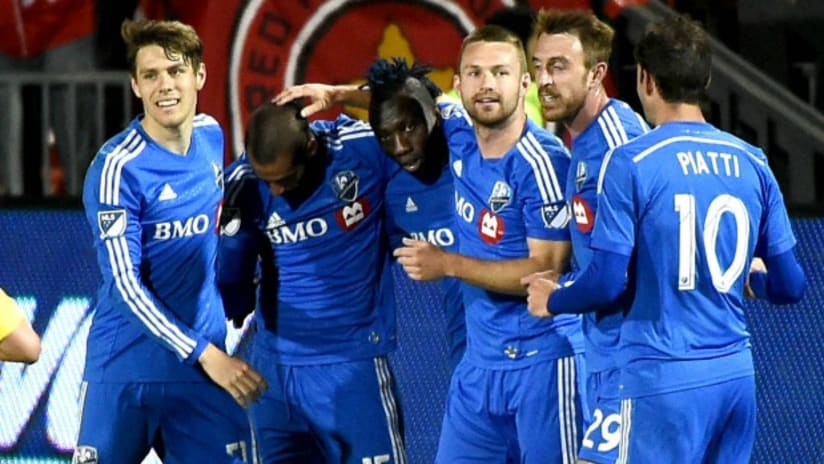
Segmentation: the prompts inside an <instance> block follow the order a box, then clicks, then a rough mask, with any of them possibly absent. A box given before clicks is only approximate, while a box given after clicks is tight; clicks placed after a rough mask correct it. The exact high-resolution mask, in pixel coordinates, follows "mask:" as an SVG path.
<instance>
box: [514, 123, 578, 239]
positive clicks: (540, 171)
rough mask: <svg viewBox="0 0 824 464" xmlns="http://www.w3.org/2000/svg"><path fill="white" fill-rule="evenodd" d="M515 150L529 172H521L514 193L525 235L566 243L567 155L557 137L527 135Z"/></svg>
mask: <svg viewBox="0 0 824 464" xmlns="http://www.w3.org/2000/svg"><path fill="white" fill-rule="evenodd" d="M518 151H519V152H520V154H521V156H522V157H523V159H524V160H526V162H527V165H528V166H529V169H525V170H524V171H523V175H522V176H521V178H520V180H519V181H520V185H518V187H517V189H518V192H521V193H522V194H523V197H522V203H521V207H522V213H523V217H524V226H525V228H526V235H527V237H529V238H536V239H541V240H555V241H568V240H569V239H570V237H569V228H568V227H567V226H568V224H569V220H570V217H571V215H570V211H569V207H568V206H567V202H566V199H565V198H564V185H565V184H566V176H567V171H568V170H569V153H568V152H567V151H566V148H564V146H563V145H562V144H561V142H560V140H559V139H557V137H551V136H549V134H546V137H538V136H536V134H535V133H534V132H529V133H527V135H526V136H524V138H523V139H522V140H521V141H520V142H519V143H518Z"/></svg>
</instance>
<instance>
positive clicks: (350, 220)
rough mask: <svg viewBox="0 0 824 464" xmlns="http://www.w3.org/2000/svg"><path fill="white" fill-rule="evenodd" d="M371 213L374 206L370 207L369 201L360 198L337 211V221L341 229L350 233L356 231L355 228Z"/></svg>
mask: <svg viewBox="0 0 824 464" xmlns="http://www.w3.org/2000/svg"><path fill="white" fill-rule="evenodd" d="M371 211H372V206H371V205H369V200H367V199H366V198H358V199H357V200H355V201H353V202H352V203H349V204H348V205H346V206H344V207H343V208H341V209H339V210H337V211H336V212H335V220H337V222H338V225H339V226H340V228H341V229H343V230H345V231H346V232H349V231H350V230H352V229H354V228H355V226H357V225H358V224H360V222H361V221H363V220H364V219H365V218H366V216H369V213H370V212H371Z"/></svg>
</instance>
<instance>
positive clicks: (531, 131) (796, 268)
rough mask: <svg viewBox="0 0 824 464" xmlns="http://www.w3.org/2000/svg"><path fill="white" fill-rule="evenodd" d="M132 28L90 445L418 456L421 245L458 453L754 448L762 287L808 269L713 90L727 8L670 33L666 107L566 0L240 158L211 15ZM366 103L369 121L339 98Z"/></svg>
mask: <svg viewBox="0 0 824 464" xmlns="http://www.w3.org/2000/svg"><path fill="white" fill-rule="evenodd" d="M121 34H122V37H123V39H124V41H125V43H126V45H127V55H128V62H129V65H130V75H131V87H132V90H133V92H134V94H135V95H136V96H137V97H138V98H139V99H140V100H141V102H142V105H143V114H141V115H140V116H138V117H136V118H135V119H134V120H133V121H132V122H131V123H130V124H129V126H128V127H126V128H125V129H124V130H123V131H122V132H120V133H119V134H118V135H116V136H115V137H113V138H112V139H110V140H109V141H108V142H106V143H105V144H104V145H103V146H102V147H101V148H100V150H99V151H98V153H97V155H96V156H95V158H94V160H93V161H92V164H91V166H90V167H89V170H88V172H87V174H86V178H85V182H84V188H83V204H84V207H85V214H86V217H87V219H88V222H89V225H90V227H91V230H92V234H93V236H94V244H95V250H96V253H97V260H98V264H99V267H100V270H101V273H102V276H103V281H102V284H101V286H100V289H99V293H98V298H97V308H96V313H95V317H94V322H93V324H92V327H91V330H90V332H89V337H88V347H87V353H86V365H85V372H84V377H83V380H84V381H83V386H82V391H81V404H82V406H81V425H80V433H79V437H78V440H77V446H76V449H75V452H74V457H73V462H74V463H75V464H87V463H103V464H109V463H127V464H128V463H140V462H141V460H142V459H143V458H144V457H145V456H146V455H147V453H149V451H150V450H151V449H154V450H155V452H156V453H157V455H158V456H159V457H160V458H161V460H162V461H163V462H164V463H223V462H225V463H330V464H332V463H347V464H383V463H395V464H405V463H407V462H409V460H408V458H407V454H406V450H405V437H404V414H403V401H401V398H399V397H398V395H397V386H396V380H395V378H394V374H393V370H392V367H391V365H390V362H389V360H388V354H389V353H391V352H392V351H394V350H395V349H396V347H397V345H398V344H399V343H404V340H400V341H399V340H398V339H397V335H396V329H395V326H396V311H402V310H403V308H396V306H397V305H396V301H395V298H396V296H395V293H394V288H395V283H394V276H393V273H392V272H391V270H392V268H393V267H395V266H400V267H401V268H402V269H403V271H404V272H405V274H406V275H407V276H408V278H410V279H412V280H413V281H435V282H437V283H438V285H440V290H441V291H442V294H443V299H442V301H439V304H441V306H442V307H436V308H432V310H433V311H443V312H444V314H445V320H446V321H447V324H448V327H446V328H445V330H444V333H445V334H446V336H447V338H448V340H446V345H447V346H448V348H449V350H448V351H449V352H448V356H449V364H450V368H451V372H452V377H451V380H450V383H449V386H448V394H447V398H446V399H445V410H444V413H443V418H442V422H441V423H433V424H431V427H432V428H436V429H439V430H440V438H439V442H438V445H437V456H436V458H435V462H437V463H439V464H455V463H458V464H460V463H467V464H468V463H490V464H494V463H500V464H509V463H523V464H538V463H557V464H573V463H576V462H577V463H598V464H611V463H630V464H644V463H656V464H658V463H686V464H691V463H723V464H726V463H748V462H749V461H750V456H751V453H752V449H753V444H754V440H755V430H756V400H755V377H754V375H755V370H754V367H753V359H752V353H751V347H750V333H749V331H748V328H747V326H746V323H745V317H744V307H745V305H746V303H745V300H746V298H758V299H764V300H767V301H769V302H771V303H777V304H784V303H793V302H797V301H799V300H800V299H801V298H802V295H803V292H804V288H805V276H804V272H803V271H802V269H801V266H800V265H799V262H798V260H797V258H796V255H795V245H796V239H795V237H794V235H793V232H792V229H791V227H790V221H789V218H788V214H787V210H786V208H785V205H784V200H783V197H782V193H781V191H780V189H779V187H778V183H777V181H776V179H775V177H774V175H773V173H772V171H771V170H770V168H769V166H768V163H767V158H766V155H765V154H764V152H763V151H762V150H761V149H760V148H758V147H756V146H753V145H751V144H749V143H747V142H744V141H743V140H741V139H739V138H737V137H736V136H734V135H732V134H730V133H727V132H723V131H721V130H719V129H717V128H716V127H714V126H713V125H711V124H710V123H708V122H707V121H706V120H705V117H704V115H703V113H702V109H701V104H702V102H703V101H704V98H705V92H706V90H707V87H708V85H709V83H710V69H711V59H712V50H711V47H710V39H709V37H708V35H707V33H706V32H705V31H704V30H703V29H702V28H701V26H700V25H698V24H697V23H695V22H693V21H692V20H690V19H688V18H686V17H683V16H676V15H673V16H671V17H668V18H666V19H663V20H659V21H657V22H653V23H651V24H650V25H649V26H648V27H647V29H646V30H645V31H643V34H642V35H641V38H640V40H639V42H638V43H637V45H636V47H635V50H634V56H635V59H636V87H637V93H638V97H639V99H640V103H641V106H642V108H638V110H639V111H641V113H637V112H636V111H635V110H633V108H631V107H630V105H628V104H627V103H625V102H623V101H621V100H618V99H615V98H611V97H610V96H609V95H607V92H606V90H605V86H604V80H605V78H606V76H607V72H608V64H607V63H608V62H609V60H610V55H611V52H612V44H613V35H614V32H613V29H612V28H611V27H610V26H609V25H608V24H607V23H605V22H603V21H602V20H600V19H599V18H598V17H597V16H595V15H594V14H593V13H592V12H590V11H579V10H541V11H540V12H538V13H537V14H536V15H535V20H534V23H533V26H532V32H531V35H530V36H529V37H524V38H519V37H518V35H516V34H515V33H514V32H512V31H510V30H508V29H506V28H504V27H501V26H497V25H485V26H482V27H479V28H477V29H475V30H473V31H471V32H470V33H469V34H468V35H467V36H466V37H465V38H464V40H463V43H462V46H461V50H460V55H459V56H457V57H456V63H458V64H457V69H456V71H455V75H454V78H453V87H454V95H453V96H452V97H449V96H448V95H446V94H443V93H442V91H441V89H440V88H439V87H438V86H437V85H435V84H434V82H433V81H432V80H430V78H429V77H428V74H429V71H430V68H429V67H427V66H426V65H423V64H419V63H409V62H407V61H406V60H404V59H401V58H391V59H377V60H375V61H374V62H373V63H372V64H371V65H370V66H369V68H368V70H367V71H366V75H365V78H366V84H365V85H361V86H355V85H327V84H324V83H306V84H301V85H297V86H293V87H289V88H286V89H283V90H282V92H280V93H279V94H278V95H276V96H275V97H274V99H273V100H272V101H271V102H267V103H264V104H263V105H261V106H259V107H258V108H257V109H256V110H255V111H254V112H253V113H252V115H251V117H250V118H249V120H248V122H247V124H246V132H245V137H244V147H245V152H244V153H243V154H242V155H241V156H239V157H238V158H237V159H236V160H235V161H234V162H233V163H232V164H231V165H229V166H228V167H225V169H224V162H223V160H224V135H223V130H222V128H221V127H220V125H219V124H218V122H217V121H216V120H215V119H214V118H212V117H211V116H208V115H206V114H199V113H197V112H196V107H197V101H198V92H199V91H200V90H201V89H202V88H203V86H204V85H205V83H206V77H207V71H206V65H205V64H204V63H203V47H202V43H201V40H200V38H199V37H198V35H197V33H196V32H195V31H194V29H193V28H191V27H190V26H188V25H185V24H182V23H180V22H175V21H148V20H147V21H126V22H124V24H123V26H122V29H121ZM530 92H536V94H535V95H537V100H536V101H537V104H538V107H539V111H538V116H539V118H540V119H541V120H542V121H540V122H536V121H534V120H533V118H532V117H531V116H527V111H526V105H527V103H526V101H527V99H526V97H527V95H528V94H529V93H530ZM341 103H344V104H347V105H351V106H354V107H361V108H364V109H368V121H361V120H357V119H353V118H351V117H349V116H346V115H343V114H341V115H340V116H338V117H337V118H335V119H333V120H320V119H316V118H315V117H313V115H314V114H315V113H316V112H319V111H328V110H330V109H331V108H333V107H335V106H336V105H339V104H341ZM544 121H545V122H547V123H554V124H557V126H558V127H559V128H561V129H563V130H565V131H566V133H567V134H568V136H569V139H568V141H567V143H565V142H564V141H562V140H561V139H560V138H558V137H557V136H556V135H555V134H554V133H553V132H550V131H548V130H547V129H545V127H544V126H545V125H544V123H543V122H544ZM412 198H414V201H413V200H412ZM216 232H217V233H216ZM415 285H418V284H417V283H416V284H415ZM250 314H254V315H253V316H251V317H252V318H253V322H252V324H253V330H254V331H255V332H254V335H253V337H252V338H251V341H250V343H251V345H250V346H249V349H248V353H244V355H243V356H239V355H229V354H227V350H226V346H225V339H226V331H227V329H226V320H227V319H228V320H231V321H233V322H234V323H235V324H236V325H238V326H239V325H241V324H243V323H244V321H245V320H246V319H247V316H248V315H250ZM412 464H418V463H412Z"/></svg>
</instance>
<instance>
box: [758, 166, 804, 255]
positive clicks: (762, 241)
mask: <svg viewBox="0 0 824 464" xmlns="http://www.w3.org/2000/svg"><path fill="white" fill-rule="evenodd" d="M761 175H762V180H761V183H762V186H763V189H762V192H763V193H762V194H763V195H764V199H763V201H764V205H765V207H764V212H763V217H762V218H761V230H759V233H758V242H757V243H756V245H755V256H760V257H762V258H768V257H770V256H775V255H780V254H782V253H784V252H786V251H787V250H790V249H792V248H793V247H794V246H795V243H796V241H795V235H794V234H793V230H792V226H791V225H790V218H789V216H788V214H787V208H786V206H784V196H783V195H782V194H781V190H780V188H779V187H778V182H777V181H776V180H775V176H774V175H773V173H772V171H770V170H769V168H768V167H766V166H764V169H763V170H762V171H761Z"/></svg>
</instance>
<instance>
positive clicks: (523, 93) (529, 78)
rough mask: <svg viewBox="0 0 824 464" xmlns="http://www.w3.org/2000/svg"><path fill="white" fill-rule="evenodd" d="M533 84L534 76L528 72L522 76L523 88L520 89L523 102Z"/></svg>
mask: <svg viewBox="0 0 824 464" xmlns="http://www.w3.org/2000/svg"><path fill="white" fill-rule="evenodd" d="M530 84H532V76H530V75H529V73H528V72H525V73H523V74H522V75H521V87H520V88H519V89H518V93H519V94H520V95H519V96H520V97H521V100H523V99H524V98H525V97H526V93H527V91H528V90H529V86H530Z"/></svg>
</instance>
